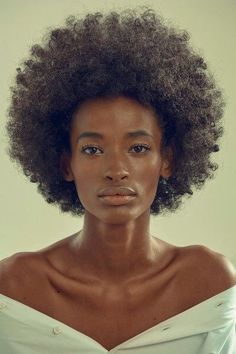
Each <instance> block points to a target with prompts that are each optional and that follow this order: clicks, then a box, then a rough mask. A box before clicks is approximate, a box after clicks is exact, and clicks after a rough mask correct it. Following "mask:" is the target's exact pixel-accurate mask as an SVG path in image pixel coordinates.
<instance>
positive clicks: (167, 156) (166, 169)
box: [160, 145, 174, 178]
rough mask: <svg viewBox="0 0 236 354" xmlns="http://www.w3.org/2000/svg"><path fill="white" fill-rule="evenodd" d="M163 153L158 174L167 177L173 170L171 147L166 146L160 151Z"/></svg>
mask: <svg viewBox="0 0 236 354" xmlns="http://www.w3.org/2000/svg"><path fill="white" fill-rule="evenodd" d="M162 155H163V160H162V166H161V171H160V175H161V176H162V177H163V178H169V177H170V176H171V175H172V173H173V170H174V149H173V147H172V146H171V145H170V146H167V147H166V148H165V150H164V152H163V153H162Z"/></svg>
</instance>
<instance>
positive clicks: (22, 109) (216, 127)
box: [6, 6, 225, 216]
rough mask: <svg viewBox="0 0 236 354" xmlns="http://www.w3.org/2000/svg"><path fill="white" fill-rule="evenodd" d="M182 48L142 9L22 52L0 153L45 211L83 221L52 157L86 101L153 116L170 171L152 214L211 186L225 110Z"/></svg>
mask: <svg viewBox="0 0 236 354" xmlns="http://www.w3.org/2000/svg"><path fill="white" fill-rule="evenodd" d="M189 40H190V36H189V34H188V32H186V31H185V30H177V29H176V28H174V27H173V26H172V25H169V24H168V25H167V24H166V22H165V20H164V19H163V18H162V16H160V15H158V14H157V13H156V12H155V11H154V10H153V9H151V8H149V7H147V6H144V7H141V11H139V10H138V8H136V9H129V10H123V11H120V12H119V13H118V12H116V11H110V12H109V13H107V14H106V15H104V14H102V13H101V12H96V13H88V14H86V15H85V16H84V17H83V18H80V17H79V16H69V17H67V19H66V20H65V24H64V25H63V27H60V28H55V29H52V28H50V29H48V32H47V33H46V35H45V36H44V38H43V43H42V44H35V45H33V46H32V47H31V48H30V56H29V58H28V59H27V60H25V61H24V62H23V63H22V65H21V66H22V67H21V68H20V67H19V68H17V74H16V80H15V84H14V86H12V87H11V88H10V89H11V93H12V95H11V103H10V107H9V110H8V115H9V120H8V122H7V125H6V129H7V134H8V138H9V147H8V150H7V153H8V155H9V157H10V159H11V160H12V161H14V162H17V164H19V165H20V166H21V168H22V170H23V172H24V174H25V175H26V176H27V177H28V178H29V179H30V181H31V182H32V183H37V185H38V191H39V193H41V194H42V196H43V197H44V198H45V200H46V201H47V202H48V203H54V204H56V205H58V206H59V207H60V209H61V211H62V212H69V213H71V214H72V215H77V216H78V215H80V216H82V215H83V214H84V213H85V209H84V207H83V205H82V204H81V202H80V200H79V197H78V195H77V191H76V188H75V184H74V182H73V181H72V182H68V181H66V180H65V179H64V177H63V174H62V171H61V168H60V158H61V155H62V153H63V152H66V151H67V152H70V123H71V120H72V115H73V113H74V112H75V111H76V110H77V109H78V107H79V106H80V104H81V103H82V102H84V101H85V100H87V99H91V98H99V97H116V96H121V95H122V96H126V97H130V98H133V99H135V100H137V101H138V102H139V103H141V104H143V105H144V106H146V107H151V108H152V109H153V111H154V112H156V114H157V115H158V120H159V123H160V124H161V126H162V128H163V148H165V147H168V146H170V145H171V146H172V148H173V151H174V169H173V173H172V175H171V176H170V177H169V178H168V180H165V179H163V178H161V179H160V181H159V184H158V188H157V191H156V195H155V199H154V200H153V202H152V205H151V208H150V212H151V214H152V215H157V214H161V213H165V212H167V211H169V212H170V211H171V212H173V211H175V210H177V208H178V207H179V206H180V205H181V203H182V200H183V196H187V195H189V196H190V195H192V194H193V191H192V188H193V187H195V188H197V189H200V188H201V187H202V186H203V185H204V183H205V181H206V180H207V179H209V178H210V179H211V178H213V176H214V171H215V170H216V169H217V168H218V164H217V163H215V162H212V161H211V160H210V155H211V153H212V152H217V151H218V150H219V146H218V144H217V143H216V142H217V140H218V138H219V137H221V136H222V134H223V128H222V126H221V125H220V122H221V118H222V116H223V111H224V106H225V103H224V99H223V96H222V92H221V90H220V89H219V88H218V87H217V86H216V83H215V80H214V78H213V76H212V74H211V73H210V72H209V70H208V67H207V64H206V62H205V60H204V59H203V58H202V56H201V55H199V54H198V53H197V52H196V51H194V50H193V49H192V48H191V46H190V45H189Z"/></svg>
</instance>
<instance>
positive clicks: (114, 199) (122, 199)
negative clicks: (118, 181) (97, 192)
mask: <svg viewBox="0 0 236 354" xmlns="http://www.w3.org/2000/svg"><path fill="white" fill-rule="evenodd" d="M100 198H101V199H102V200H103V201H104V202H105V203H106V204H108V205H123V204H127V203H129V202H130V201H131V200H133V199H135V198H136V196H135V195H106V196H103V197H100Z"/></svg>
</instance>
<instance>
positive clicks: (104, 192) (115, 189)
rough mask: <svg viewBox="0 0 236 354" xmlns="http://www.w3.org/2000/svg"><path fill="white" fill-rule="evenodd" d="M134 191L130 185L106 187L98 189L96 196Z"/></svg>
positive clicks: (131, 192) (133, 193)
mask: <svg viewBox="0 0 236 354" xmlns="http://www.w3.org/2000/svg"><path fill="white" fill-rule="evenodd" d="M135 194H136V192H135V191H134V190H133V189H132V188H130V187H106V188H103V189H101V190H100V191H99V193H98V196H99V197H103V196H106V195H135Z"/></svg>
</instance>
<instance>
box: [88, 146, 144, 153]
mask: <svg viewBox="0 0 236 354" xmlns="http://www.w3.org/2000/svg"><path fill="white" fill-rule="evenodd" d="M137 146H142V147H145V149H146V151H144V152H142V154H144V153H145V152H147V151H148V150H151V147H150V146H149V145H146V144H135V145H133V146H132V147H131V148H134V147H137ZM88 148H95V149H100V148H99V147H98V146H94V145H85V146H83V147H82V148H81V151H82V152H84V151H85V150H86V149H88ZM100 150H101V149H100ZM85 154H87V153H85ZM138 154H139V153H138ZM87 155H95V154H87Z"/></svg>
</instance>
